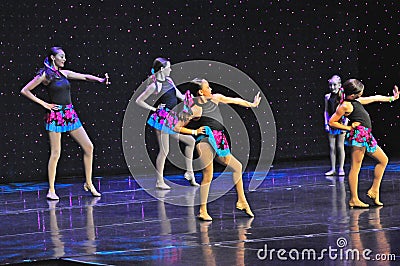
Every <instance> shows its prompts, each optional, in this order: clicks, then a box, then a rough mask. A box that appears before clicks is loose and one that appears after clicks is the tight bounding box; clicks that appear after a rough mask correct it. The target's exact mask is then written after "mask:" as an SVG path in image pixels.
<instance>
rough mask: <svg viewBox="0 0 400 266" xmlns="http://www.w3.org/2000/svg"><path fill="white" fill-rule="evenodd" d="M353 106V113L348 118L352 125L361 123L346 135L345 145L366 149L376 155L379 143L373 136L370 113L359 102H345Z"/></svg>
mask: <svg viewBox="0 0 400 266" xmlns="http://www.w3.org/2000/svg"><path fill="white" fill-rule="evenodd" d="M345 101H347V102H350V103H351V104H352V105H353V112H351V114H349V115H348V116H347V117H348V118H349V119H350V124H351V123H353V122H360V123H361V124H360V125H359V126H357V127H356V128H352V129H351V130H350V131H348V132H347V133H346V140H345V144H346V145H347V146H356V147H366V151H367V152H369V153H374V152H375V151H376V149H377V144H378V143H377V141H376V140H375V138H374V136H373V135H372V133H371V132H372V123H371V118H370V117H369V114H368V112H367V111H366V110H365V108H364V106H363V105H362V104H361V103H360V102H359V101H357V100H345Z"/></svg>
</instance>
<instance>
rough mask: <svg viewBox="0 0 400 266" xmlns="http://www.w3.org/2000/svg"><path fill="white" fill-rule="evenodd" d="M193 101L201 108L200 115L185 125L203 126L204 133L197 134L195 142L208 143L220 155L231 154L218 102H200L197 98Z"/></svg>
mask: <svg viewBox="0 0 400 266" xmlns="http://www.w3.org/2000/svg"><path fill="white" fill-rule="evenodd" d="M194 103H195V104H196V105H198V106H200V107H201V108H202V116H201V117H200V118H199V119H198V120H192V121H191V122H190V123H189V125H188V126H187V127H188V128H192V129H197V128H199V127H202V126H204V127H205V134H204V135H199V136H197V138H196V143H199V142H207V143H209V144H210V145H211V146H212V147H213V149H214V151H215V152H216V153H217V155H218V156H220V157H225V156H228V155H229V154H231V151H230V148H229V143H228V140H227V137H226V135H225V127H224V126H223V119H222V115H221V111H220V109H219V107H218V104H216V103H214V102H213V101H211V100H207V102H205V103H200V102H199V99H198V98H195V99H194Z"/></svg>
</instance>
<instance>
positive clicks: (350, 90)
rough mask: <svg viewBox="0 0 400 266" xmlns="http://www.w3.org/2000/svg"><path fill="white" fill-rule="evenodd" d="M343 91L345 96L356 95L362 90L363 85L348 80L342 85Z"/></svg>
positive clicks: (354, 80)
mask: <svg viewBox="0 0 400 266" xmlns="http://www.w3.org/2000/svg"><path fill="white" fill-rule="evenodd" d="M343 89H344V94H346V95H352V94H358V93H360V92H361V91H363V90H364V84H362V83H361V81H359V80H357V79H349V80H346V82H345V83H343Z"/></svg>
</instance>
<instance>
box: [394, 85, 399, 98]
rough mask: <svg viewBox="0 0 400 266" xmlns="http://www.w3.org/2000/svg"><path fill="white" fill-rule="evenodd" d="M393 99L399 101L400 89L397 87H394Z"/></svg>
mask: <svg viewBox="0 0 400 266" xmlns="http://www.w3.org/2000/svg"><path fill="white" fill-rule="evenodd" d="M393 98H394V99H395V100H397V99H399V88H398V87H397V86H396V85H394V89H393Z"/></svg>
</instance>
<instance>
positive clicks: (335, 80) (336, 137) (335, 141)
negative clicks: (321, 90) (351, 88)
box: [324, 75, 347, 176]
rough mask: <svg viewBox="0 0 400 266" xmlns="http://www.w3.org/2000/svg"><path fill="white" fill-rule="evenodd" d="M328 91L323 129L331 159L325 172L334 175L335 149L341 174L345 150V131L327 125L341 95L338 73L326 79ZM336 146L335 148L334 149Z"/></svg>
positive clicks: (344, 121)
mask: <svg viewBox="0 0 400 266" xmlns="http://www.w3.org/2000/svg"><path fill="white" fill-rule="evenodd" d="M328 84H329V89H330V91H331V92H330V93H328V94H326V95H325V111H324V118H325V131H326V132H327V133H328V139H329V156H330V159H331V170H330V171H328V172H326V173H325V175H326V176H331V175H336V151H337V154H338V157H339V171H338V175H340V176H343V175H344V174H345V173H344V169H343V167H344V160H345V151H344V137H345V131H344V130H341V129H337V128H331V127H330V126H329V119H330V118H331V116H332V115H333V114H334V113H335V112H336V108H337V107H338V106H339V103H340V102H341V100H342V97H343V88H342V81H341V79H340V77H339V76H338V75H334V76H332V78H330V79H329V80H328ZM342 120H343V121H342V124H344V125H346V124H347V119H346V117H343V119H342ZM336 148H337V149H336Z"/></svg>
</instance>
